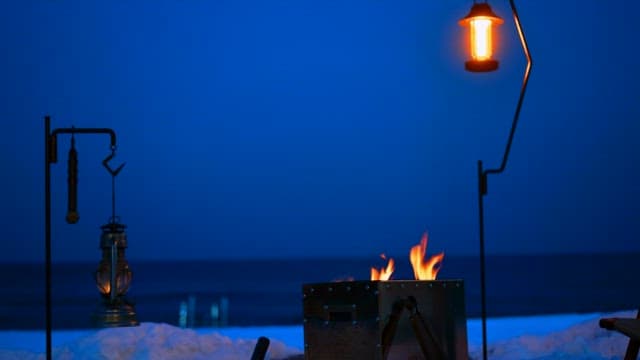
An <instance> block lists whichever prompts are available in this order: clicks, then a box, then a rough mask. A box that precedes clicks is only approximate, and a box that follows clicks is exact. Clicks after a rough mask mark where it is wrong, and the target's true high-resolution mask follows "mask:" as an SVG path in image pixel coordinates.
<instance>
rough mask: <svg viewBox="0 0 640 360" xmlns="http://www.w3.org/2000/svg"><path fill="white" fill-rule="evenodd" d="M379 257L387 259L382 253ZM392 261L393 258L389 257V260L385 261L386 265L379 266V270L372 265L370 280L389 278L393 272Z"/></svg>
mask: <svg viewBox="0 0 640 360" xmlns="http://www.w3.org/2000/svg"><path fill="white" fill-rule="evenodd" d="M380 257H381V258H383V259H384V260H386V259H387V257H386V256H385V255H384V254H382V255H380ZM394 264H395V263H394V261H393V258H389V262H388V263H387V267H386V268H384V267H383V268H380V270H378V269H376V268H374V267H372V268H371V280H389V279H391V274H393V270H395V267H394Z"/></svg>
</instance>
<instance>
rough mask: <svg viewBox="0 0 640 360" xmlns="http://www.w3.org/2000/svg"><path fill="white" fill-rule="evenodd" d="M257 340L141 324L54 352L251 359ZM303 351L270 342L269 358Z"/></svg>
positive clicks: (66, 359)
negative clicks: (233, 338)
mask: <svg viewBox="0 0 640 360" xmlns="http://www.w3.org/2000/svg"><path fill="white" fill-rule="evenodd" d="M256 342H257V339H252V340H245V339H238V340H232V339H230V338H228V337H226V336H222V335H220V334H218V333H208V334H200V333H198V332H196V331H194V330H191V329H182V328H178V327H175V326H171V325H167V324H157V323H142V324H140V326H136V327H122V328H110V329H103V330H100V331H98V332H96V333H93V334H91V335H88V336H85V337H82V338H79V339H77V340H75V341H73V342H71V343H68V344H66V345H63V346H61V347H58V348H54V349H53V357H54V358H55V359H60V360H80V359H105V360H107V359H109V360H116V359H122V360H124V359H166V360H174V359H175V360H201V359H202V360H204V359H207V360H210V359H221V360H236V359H242V360H246V359H250V358H251V355H252V353H253V349H254V347H255V345H256ZM296 354H301V351H300V350H298V349H295V348H291V347H288V346H286V345H285V344H284V343H282V342H280V341H277V340H271V343H270V345H269V358H270V359H282V358H287V357H289V356H292V355H296ZM0 358H1V359H16V360H17V359H20V360H23V359H24V360H31V359H33V360H35V359H38V360H39V359H42V358H44V355H43V354H37V353H29V352H25V351H0Z"/></svg>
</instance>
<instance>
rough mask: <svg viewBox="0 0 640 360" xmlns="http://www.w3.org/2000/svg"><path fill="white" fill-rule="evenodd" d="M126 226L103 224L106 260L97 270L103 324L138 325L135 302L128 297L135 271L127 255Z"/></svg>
mask: <svg viewBox="0 0 640 360" xmlns="http://www.w3.org/2000/svg"><path fill="white" fill-rule="evenodd" d="M124 229H125V226H124V225H122V224H119V223H117V222H110V223H109V224H106V225H103V226H102V236H101V237H100V248H101V249H102V260H101V261H100V264H99V265H98V270H96V273H95V278H96V286H97V287H98V291H100V295H102V305H101V307H100V309H99V311H97V314H96V320H97V321H96V322H97V325H99V326H103V327H104V326H106V327H111V326H134V325H138V324H139V323H138V320H137V319H136V312H135V308H134V306H133V304H131V303H129V301H127V299H126V298H125V294H126V293H127V291H128V290H129V286H130V284H131V278H132V273H131V270H130V269H129V263H128V262H127V259H126V258H125V256H124V251H125V249H126V248H127V234H126V233H125V231H124Z"/></svg>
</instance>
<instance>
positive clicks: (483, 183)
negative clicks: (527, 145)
mask: <svg viewBox="0 0 640 360" xmlns="http://www.w3.org/2000/svg"><path fill="white" fill-rule="evenodd" d="M509 5H510V6H511V12H512V14H513V20H514V23H515V25H516V29H517V30H518V36H519V37H520V43H521V45H522V49H523V51H524V54H525V57H526V58H527V67H526V69H525V73H524V78H523V80H522V87H521V89H520V97H519V98H518V104H517V105H516V111H515V113H514V115H513V121H512V123H511V130H510V132H509V138H508V139H507V145H506V147H505V150H504V155H503V156H502V162H501V164H500V167H499V168H497V169H487V170H483V168H482V161H481V160H480V161H478V210H479V211H478V217H479V233H480V294H481V307H482V358H483V359H484V360H487V306H486V298H487V296H486V281H485V254H484V196H485V195H487V177H488V175H489V174H500V173H502V172H503V171H504V169H505V168H506V166H507V160H508V159H509V153H510V151H511V145H512V143H513V136H514V134H515V132H516V127H517V125H518V118H519V117H520V110H521V108H522V102H523V100H524V95H525V92H526V89H527V83H528V82H529V74H530V72H531V68H532V66H533V60H532V59H531V53H530V52H529V46H528V45H527V40H526V38H525V36H524V31H523V30H522V25H521V23H520V17H519V16H518V11H517V10H516V5H515V3H514V0H509Z"/></svg>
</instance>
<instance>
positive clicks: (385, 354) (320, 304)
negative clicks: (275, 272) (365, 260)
mask: <svg viewBox="0 0 640 360" xmlns="http://www.w3.org/2000/svg"><path fill="white" fill-rule="evenodd" d="M302 290H303V308H304V357H305V359H327V360H329V359H331V360H334V359H402V360H406V359H429V360H433V359H438V360H439V359H456V360H458V359H467V358H468V348H467V322H466V315H465V304H464V283H463V281H462V280H433V281H421V280H417V281H414V280H406V281H405V280H390V281H348V282H334V283H318V284H305V285H303V289H302Z"/></svg>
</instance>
